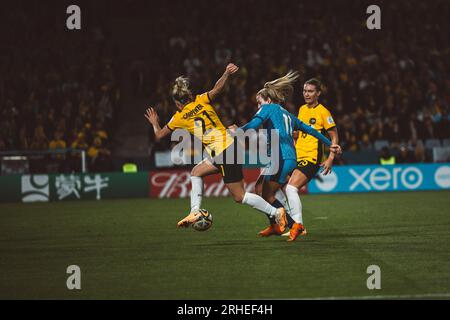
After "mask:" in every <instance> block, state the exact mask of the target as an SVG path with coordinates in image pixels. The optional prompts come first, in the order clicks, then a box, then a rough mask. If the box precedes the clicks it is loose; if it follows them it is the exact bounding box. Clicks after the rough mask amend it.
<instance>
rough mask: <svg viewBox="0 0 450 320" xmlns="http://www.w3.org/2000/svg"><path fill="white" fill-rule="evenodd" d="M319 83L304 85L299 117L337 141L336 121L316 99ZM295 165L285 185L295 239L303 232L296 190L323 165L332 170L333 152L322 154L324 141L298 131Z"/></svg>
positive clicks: (291, 232)
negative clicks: (326, 154)
mask: <svg viewBox="0 0 450 320" xmlns="http://www.w3.org/2000/svg"><path fill="white" fill-rule="evenodd" d="M321 87H322V84H321V82H320V81H319V80H317V79H310V80H308V81H306V82H305V84H304V86H303V97H304V99H305V102H306V104H304V105H303V106H301V107H300V109H299V111H298V118H299V119H300V120H301V121H303V122H304V123H307V124H309V125H310V126H311V127H313V128H314V129H316V130H318V131H322V132H325V131H326V132H328V134H329V135H330V138H331V143H332V144H335V145H337V144H338V142H339V137H338V132H337V128H336V124H335V123H334V120H333V117H332V116H331V113H330V111H328V109H327V108H326V107H325V106H323V105H322V104H320V103H319V97H320V94H321V92H322V88H321ZM295 147H296V153H297V167H296V168H295V170H294V171H293V173H292V175H291V177H290V179H289V182H288V185H287V186H286V196H287V198H288V201H289V205H290V215H291V217H292V218H293V220H294V221H295V223H294V224H293V225H292V227H291V230H290V235H289V237H290V239H292V240H295V239H296V238H297V237H298V235H299V234H305V233H306V230H305V228H304V226H303V217H302V203H301V201H300V197H299V195H298V190H299V189H300V188H302V187H303V186H305V185H306V184H307V183H308V182H309V181H310V180H311V179H312V178H314V176H315V175H316V174H317V172H318V171H319V169H320V168H321V167H322V168H323V169H322V172H323V174H325V175H326V174H328V173H330V172H331V168H332V166H333V159H334V157H335V153H334V152H330V154H329V155H328V158H327V159H325V158H324V145H323V143H322V142H321V141H319V140H318V139H317V138H315V137H313V136H311V135H309V134H306V133H304V132H303V133H302V132H299V133H298V138H297V142H296V146H295Z"/></svg>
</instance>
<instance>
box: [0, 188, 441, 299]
mask: <svg viewBox="0 0 450 320" xmlns="http://www.w3.org/2000/svg"><path fill="white" fill-rule="evenodd" d="M302 201H303V206H304V220H305V224H306V226H307V228H308V231H309V234H308V236H306V237H305V238H302V239H301V240H300V241H297V242H295V243H287V242H286V241H285V240H286V238H284V237H271V238H265V239H261V238H257V237H256V234H257V232H258V231H259V230H260V229H262V228H263V227H265V225H266V219H265V217H264V216H263V215H262V214H260V213H258V212H256V211H253V210H252V209H251V208H249V207H246V206H242V205H238V204H235V203H233V201H232V200H231V199H230V198H221V199H205V200H204V204H203V206H204V207H205V208H207V209H209V210H210V212H211V213H212V214H213V216H214V225H213V227H212V228H211V229H210V230H209V231H207V232H197V231H195V230H193V229H183V230H179V229H176V228H175V225H176V222H177V221H178V219H180V218H181V217H182V216H183V213H185V212H186V209H187V208H188V204H189V202H188V200H187V199H182V200H149V199H139V200H112V201H99V202H96V201H86V202H64V203H47V204H42V203H39V204H2V205H0V298H2V299H5V298H6V299H11V298H20V299H22V298H31V299H54V298H61V299H80V298H81V299H265V298H266V299H274V298H275V299H291V298H313V297H361V296H372V295H385V296H396V295H426V294H444V297H448V294H449V293H450V210H449V208H450V193H449V192H413V193H378V194H352V195H320V196H319V195H317V196H312V195H310V196H303V197H302ZM73 264H74V265H78V266H80V268H81V273H82V275H81V286H82V289H81V290H80V291H69V290H68V289H67V288H66V279H67V277H68V276H69V275H68V274H66V268H67V267H68V266H69V265H73ZM373 264H375V265H378V266H380V268H381V286H382V289H381V290H368V289H367V287H366V280H367V277H368V276H369V275H368V274H366V269H367V267H368V266H369V265H373Z"/></svg>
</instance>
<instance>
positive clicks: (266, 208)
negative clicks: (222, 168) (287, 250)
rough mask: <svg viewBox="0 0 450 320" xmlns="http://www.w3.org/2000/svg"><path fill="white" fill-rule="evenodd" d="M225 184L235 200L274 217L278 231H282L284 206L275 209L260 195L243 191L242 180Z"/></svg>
mask: <svg viewBox="0 0 450 320" xmlns="http://www.w3.org/2000/svg"><path fill="white" fill-rule="evenodd" d="M226 186H227V187H228V190H229V191H230V193H231V195H232V196H233V199H234V200H235V201H236V202H238V203H243V204H247V205H249V206H251V207H252V208H254V209H256V210H258V211H260V212H263V213H265V214H267V215H269V216H270V217H273V218H275V222H276V224H278V225H279V227H280V231H281V232H284V230H285V229H286V225H287V220H286V211H285V210H284V208H278V209H277V208H275V207H273V206H272V205H271V204H270V203H268V202H267V201H266V200H264V199H263V198H262V197H260V196H258V195H256V194H254V193H250V192H245V189H244V182H243V180H241V181H239V182H233V183H227V184H226Z"/></svg>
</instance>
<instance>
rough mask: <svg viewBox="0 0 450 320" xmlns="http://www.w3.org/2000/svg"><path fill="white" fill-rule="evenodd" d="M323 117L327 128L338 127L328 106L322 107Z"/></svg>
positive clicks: (324, 125)
mask: <svg viewBox="0 0 450 320" xmlns="http://www.w3.org/2000/svg"><path fill="white" fill-rule="evenodd" d="M322 119H323V127H324V128H325V130H328V129H331V128H334V127H336V123H334V119H333V117H332V116H331V113H330V111H328V109H327V108H323V109H322Z"/></svg>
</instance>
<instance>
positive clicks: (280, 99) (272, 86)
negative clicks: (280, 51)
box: [256, 70, 299, 103]
mask: <svg viewBox="0 0 450 320" xmlns="http://www.w3.org/2000/svg"><path fill="white" fill-rule="evenodd" d="M298 77H299V74H298V72H297V71H292V70H291V71H289V72H288V73H287V74H286V75H285V76H284V77H281V78H278V79H276V80H273V81H270V82H266V84H264V88H263V89H261V90H259V92H258V93H257V94H256V95H257V96H258V95H259V96H261V97H262V98H263V99H264V100H267V98H270V99H271V100H272V101H273V102H274V103H284V102H286V100H287V99H288V98H289V97H290V96H291V95H292V93H293V92H294V87H293V86H292V84H293V83H294V82H295V81H296V80H297V79H298Z"/></svg>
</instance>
